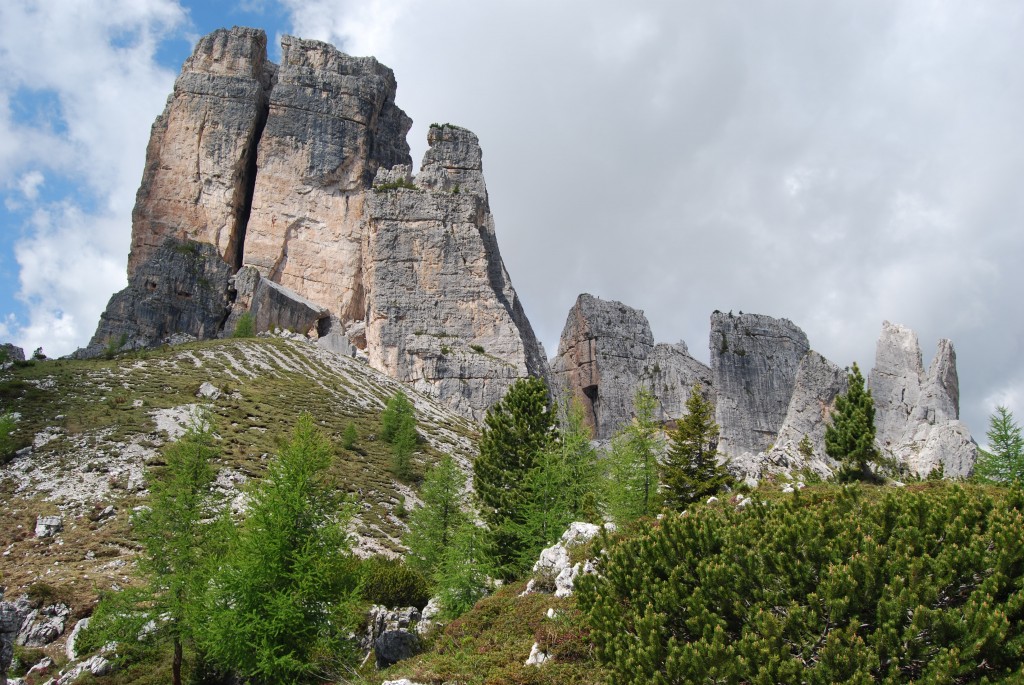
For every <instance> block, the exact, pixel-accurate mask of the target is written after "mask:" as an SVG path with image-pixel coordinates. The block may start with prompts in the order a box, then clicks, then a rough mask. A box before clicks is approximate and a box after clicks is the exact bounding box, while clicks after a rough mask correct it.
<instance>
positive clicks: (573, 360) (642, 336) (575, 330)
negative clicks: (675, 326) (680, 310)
mask: <svg viewBox="0 0 1024 685" xmlns="http://www.w3.org/2000/svg"><path fill="white" fill-rule="evenodd" d="M551 378H552V389H553V391H554V394H555V396H556V398H558V399H560V400H563V399H568V398H570V397H575V398H577V399H578V400H579V401H580V402H581V404H582V405H583V408H584V411H585V416H586V418H587V422H588V424H589V425H590V426H591V428H592V429H593V432H594V437H596V438H597V439H601V440H603V439H607V438H610V437H611V436H612V435H613V434H614V433H615V431H616V430H618V429H619V428H620V427H621V426H622V425H623V424H624V423H626V422H627V421H629V420H630V419H631V418H632V417H633V415H634V411H633V398H634V395H635V394H636V391H637V390H638V389H640V388H641V387H645V388H647V389H649V390H651V392H652V393H653V394H654V396H655V397H656V398H657V399H658V400H659V412H660V414H659V418H660V419H661V420H663V421H669V420H673V419H677V418H679V417H681V416H683V415H684V414H685V413H686V410H685V405H686V399H687V398H688V397H689V395H690V390H691V388H692V387H693V385H694V383H699V384H700V385H701V386H702V387H703V388H705V389H706V392H707V394H708V396H709V397H710V372H709V369H708V367H707V366H705V365H704V364H701V363H700V362H699V361H697V360H696V359H694V358H693V357H691V356H690V355H689V352H688V350H687V349H686V345H685V344H683V343H679V344H677V345H665V344H659V345H655V344H654V336H653V335H652V334H651V326H650V324H649V323H648V322H647V317H646V316H644V313H643V312H642V311H640V310H639V309H633V308H632V307H628V306H626V305H624V304H622V303H621V302H616V301H614V300H602V299H600V298H597V297H594V296H593V295H589V294H586V293H584V294H582V295H580V296H579V297H578V298H577V299H576V304H575V305H573V308H572V309H571V310H570V311H569V316H568V318H567V319H566V322H565V328H564V329H563V330H562V337H561V339H560V341H559V345H558V356H556V357H555V359H554V360H553V361H552V364H551Z"/></svg>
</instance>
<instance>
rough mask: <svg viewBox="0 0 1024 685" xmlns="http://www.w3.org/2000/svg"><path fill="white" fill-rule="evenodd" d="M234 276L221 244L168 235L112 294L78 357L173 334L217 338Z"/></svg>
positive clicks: (145, 344) (157, 340)
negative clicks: (229, 283)
mask: <svg viewBox="0 0 1024 685" xmlns="http://www.w3.org/2000/svg"><path fill="white" fill-rule="evenodd" d="M230 277H231V267H230V266H228V264H226V263H225V262H224V261H223V260H222V259H221V257H220V253H219V252H218V250H217V247H216V246H214V245H211V244H209V243H198V242H192V241H184V242H183V241H179V240H176V239H174V238H167V239H166V240H165V241H164V243H163V245H161V246H160V248H159V249H157V250H156V251H155V252H153V253H152V254H151V256H150V258H149V260H148V261H146V263H144V264H141V265H139V266H138V268H136V270H135V273H134V274H133V275H132V276H131V278H130V279H129V280H128V287H127V288H125V289H124V290H122V291H120V292H118V293H115V294H114V295H113V296H112V297H111V298H110V302H109V303H107V308H106V310H105V311H104V312H103V314H102V315H101V316H100V323H99V326H97V328H96V333H95V334H94V335H93V337H92V340H91V341H90V342H89V345H88V347H86V348H84V349H82V350H79V351H78V352H77V353H76V356H79V357H95V356H99V355H101V354H103V353H104V352H105V351H106V350H107V349H108V347H109V348H110V349H114V350H116V349H120V348H123V347H127V348H130V349H134V348H141V347H148V346H152V345H158V344H160V342H161V341H162V340H164V339H165V338H167V337H168V336H171V335H172V334H182V333H183V334H187V335H191V336H195V337H196V338H212V337H215V336H216V335H217V332H218V331H220V330H221V327H222V324H223V323H224V318H225V317H226V316H227V313H228V306H229V304H230V303H229V298H228V279H229V278H230Z"/></svg>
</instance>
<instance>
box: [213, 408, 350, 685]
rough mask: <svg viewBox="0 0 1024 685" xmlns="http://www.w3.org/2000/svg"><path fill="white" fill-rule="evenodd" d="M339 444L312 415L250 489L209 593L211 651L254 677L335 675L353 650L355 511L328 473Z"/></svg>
mask: <svg viewBox="0 0 1024 685" xmlns="http://www.w3.org/2000/svg"><path fill="white" fill-rule="evenodd" d="M332 456H333V449H332V447H331V444H330V442H329V441H328V440H327V439H326V438H325V437H324V435H323V434H322V433H321V432H320V431H319V430H318V429H317V427H316V425H315V424H314V423H313V419H312V418H311V417H310V416H309V415H308V414H303V415H302V416H300V417H299V420H298V422H297V424H296V426H295V429H294V431H293V433H292V435H291V438H290V439H289V440H288V441H287V443H285V445H284V446H283V447H282V449H281V450H280V453H279V454H278V455H277V456H276V457H275V459H274V460H273V461H272V462H271V463H270V465H269V467H268V470H267V474H266V476H265V477H264V478H263V479H262V480H261V481H259V482H258V483H257V484H256V486H255V488H254V489H253V491H252V493H251V505H250V507H249V511H248V513H247V515H246V517H245V520H244V521H243V522H242V524H241V527H240V529H239V530H238V531H237V535H236V537H235V539H234V540H233V541H232V545H231V548H230V549H229V551H228V553H227V556H226V558H225V559H224V561H223V563H222V564H221V568H220V571H219V573H218V574H217V575H216V576H215V577H214V579H213V582H212V583H211V587H210V591H209V598H208V602H209V609H208V611H209V618H208V621H207V624H206V626H205V628H204V630H203V646H204V647H205V649H206V651H207V654H208V656H209V657H210V658H211V659H213V660H214V661H215V662H216V663H217V664H218V665H220V666H221V667H222V668H224V669H226V670H229V671H232V672H234V673H236V674H237V675H238V676H239V677H240V678H241V679H242V680H243V681H245V682H250V683H299V682H304V681H307V680H310V679H313V678H317V679H329V678H330V677H331V676H332V669H335V668H336V667H337V664H339V663H341V664H345V663H348V662H350V661H351V659H352V657H353V656H354V652H353V650H352V645H351V644H350V640H349V638H348V636H349V635H350V633H351V632H352V631H353V630H355V628H356V627H357V626H358V623H359V621H360V620H361V616H360V613H359V611H358V582H359V581H358V570H357V566H356V562H355V560H354V558H353V557H352V555H351V553H350V546H349V540H348V535H347V533H346V532H345V526H346V525H347V524H348V521H349V520H350V518H351V514H352V508H351V506H350V505H348V504H347V503H346V502H345V501H344V500H343V499H342V498H341V497H340V496H339V494H338V489H337V487H336V485H335V484H334V483H332V482H331V480H330V479H329V478H328V476H327V469H328V467H329V466H330V464H331V460H332ZM334 675H336V672H335V673H334Z"/></svg>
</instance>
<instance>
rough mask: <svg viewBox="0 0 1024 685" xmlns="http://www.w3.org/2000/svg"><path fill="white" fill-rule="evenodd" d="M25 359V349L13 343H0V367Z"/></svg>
mask: <svg viewBox="0 0 1024 685" xmlns="http://www.w3.org/2000/svg"><path fill="white" fill-rule="evenodd" d="M16 361H17V362H23V361H25V350H23V349H21V348H20V347H18V346H17V345H13V344H11V343H4V344H2V345H0V368H4V367H5V366H6V365H7V364H10V363H11V362H16Z"/></svg>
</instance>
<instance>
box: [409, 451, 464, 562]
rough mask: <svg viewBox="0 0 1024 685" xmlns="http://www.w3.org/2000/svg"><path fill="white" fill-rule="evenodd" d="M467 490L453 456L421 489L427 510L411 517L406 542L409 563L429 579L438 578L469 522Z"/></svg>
mask: <svg viewBox="0 0 1024 685" xmlns="http://www.w3.org/2000/svg"><path fill="white" fill-rule="evenodd" d="M465 490H466V477H465V475H464V474H463V472H462V470H461V469H460V468H459V466H458V464H456V463H455V460H454V459H452V457H451V455H448V454H446V455H445V456H444V457H443V458H442V459H441V461H440V463H438V465H437V466H435V467H434V468H432V469H430V470H429V471H427V475H426V478H425V479H424V481H423V486H422V488H421V489H420V499H421V500H422V501H423V506H421V507H417V508H416V509H413V510H412V512H411V513H410V514H409V532H408V533H407V534H406V535H405V537H404V538H403V540H402V542H404V543H405V546H406V547H408V548H409V554H408V556H407V557H406V563H407V564H408V565H409V567H410V568H413V569H415V570H416V571H419V572H420V573H422V574H423V575H424V576H425V577H427V578H432V577H433V576H434V574H435V573H436V571H437V569H438V568H439V567H440V565H441V562H442V560H443V559H444V554H445V552H446V550H448V548H449V547H450V546H451V545H452V541H453V539H454V536H455V532H456V531H457V530H458V529H459V528H460V527H461V526H462V524H463V523H465V522H466V521H467V520H468V516H467V515H466V513H465V511H463V505H464V503H465Z"/></svg>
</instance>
